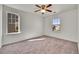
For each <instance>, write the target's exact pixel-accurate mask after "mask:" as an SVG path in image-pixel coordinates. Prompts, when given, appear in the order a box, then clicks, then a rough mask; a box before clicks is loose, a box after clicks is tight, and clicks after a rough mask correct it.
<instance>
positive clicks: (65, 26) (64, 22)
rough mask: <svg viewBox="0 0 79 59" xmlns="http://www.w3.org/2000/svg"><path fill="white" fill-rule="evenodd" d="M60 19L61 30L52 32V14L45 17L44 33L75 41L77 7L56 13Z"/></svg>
mask: <svg viewBox="0 0 79 59" xmlns="http://www.w3.org/2000/svg"><path fill="white" fill-rule="evenodd" d="M57 16H58V17H60V19H61V31H60V32H53V31H52V29H51V24H52V16H49V17H46V19H45V33H44V34H45V35H48V36H53V37H57V38H61V39H65V40H70V41H75V42H77V41H78V40H77V9H72V10H68V11H65V12H62V13H59V14H57Z"/></svg>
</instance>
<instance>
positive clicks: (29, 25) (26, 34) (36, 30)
mask: <svg viewBox="0 0 79 59" xmlns="http://www.w3.org/2000/svg"><path fill="white" fill-rule="evenodd" d="M6 12H15V13H18V14H19V15H20V18H21V19H20V21H21V33H20V34H10V35H9V34H6V29H7V26H6V25H7V24H6V23H7V22H6V21H7V19H6ZM42 24H43V22H42V18H41V17H40V16H38V15H35V14H32V13H28V12H23V11H20V10H17V9H14V8H10V7H7V6H3V39H2V43H3V45H4V44H8V43H13V42H17V41H21V40H26V39H29V38H32V37H37V36H41V35H42V28H43V26H42Z"/></svg>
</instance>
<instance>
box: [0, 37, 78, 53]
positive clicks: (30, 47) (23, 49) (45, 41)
mask: <svg viewBox="0 0 79 59" xmlns="http://www.w3.org/2000/svg"><path fill="white" fill-rule="evenodd" d="M77 53H78V48H77V43H75V42H71V41H66V40H62V39H57V38H52V37H46V36H44V37H40V38H37V39H31V40H26V41H23V42H19V43H15V44H11V45H5V46H3V47H2V48H1V49H0V54H77Z"/></svg>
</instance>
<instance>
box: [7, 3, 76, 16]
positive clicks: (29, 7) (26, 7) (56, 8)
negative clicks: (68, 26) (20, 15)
mask: <svg viewBox="0 0 79 59" xmlns="http://www.w3.org/2000/svg"><path fill="white" fill-rule="evenodd" d="M6 5H7V6H9V7H12V8H16V9H19V10H22V11H26V12H31V13H35V14H38V15H41V13H40V12H34V11H35V10H37V9H39V8H38V7H36V6H35V4H6ZM73 8H76V5H75V4H52V6H51V7H49V9H50V10H52V11H53V12H56V13H60V12H63V11H66V10H70V9H73ZM53 12H51V13H50V12H47V13H45V14H44V16H48V15H52V14H54V13H53Z"/></svg>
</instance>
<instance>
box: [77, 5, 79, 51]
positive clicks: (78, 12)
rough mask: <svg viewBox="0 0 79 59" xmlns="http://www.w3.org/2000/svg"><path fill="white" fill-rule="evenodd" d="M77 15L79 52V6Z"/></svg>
mask: <svg viewBox="0 0 79 59" xmlns="http://www.w3.org/2000/svg"><path fill="white" fill-rule="evenodd" d="M77 13H78V22H77V23H78V32H77V34H78V35H77V36H78V51H79V5H78V12H77Z"/></svg>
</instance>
